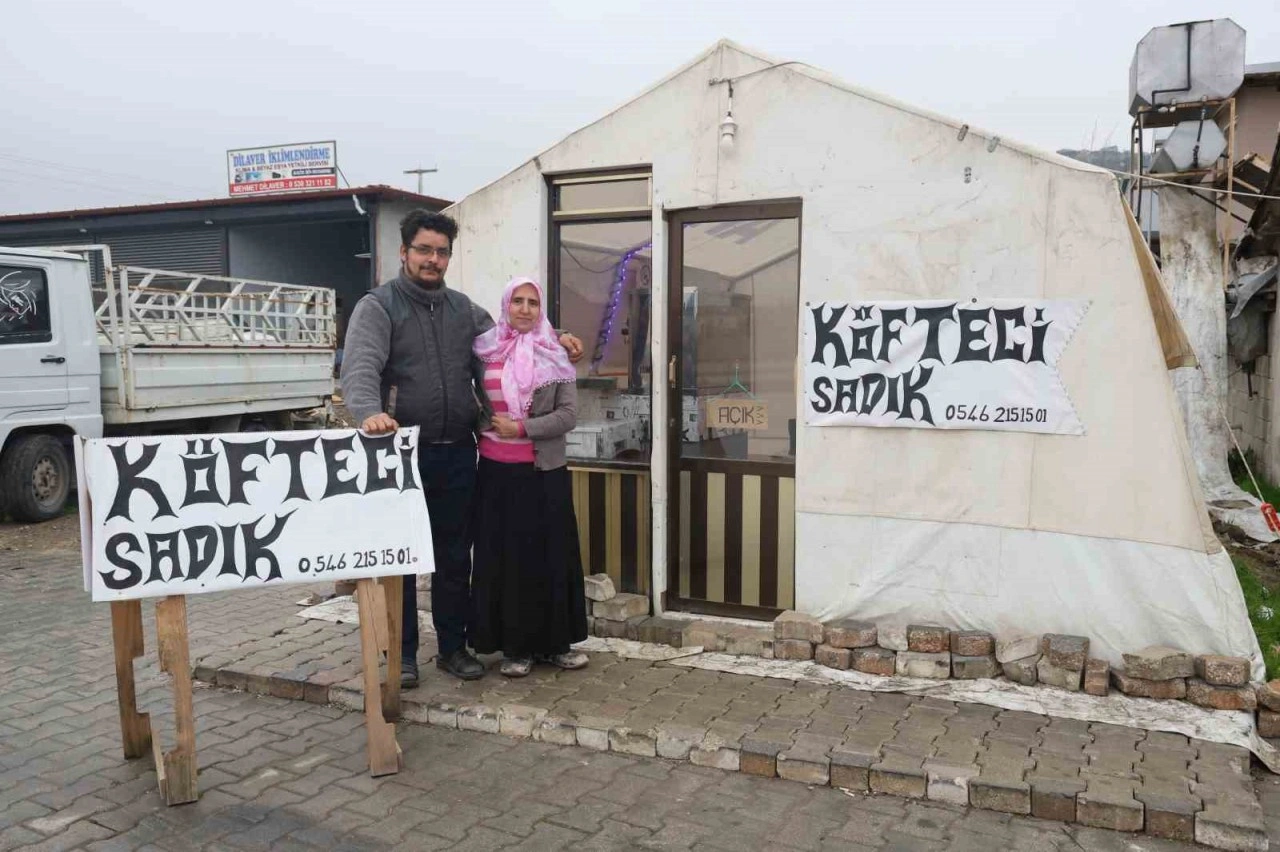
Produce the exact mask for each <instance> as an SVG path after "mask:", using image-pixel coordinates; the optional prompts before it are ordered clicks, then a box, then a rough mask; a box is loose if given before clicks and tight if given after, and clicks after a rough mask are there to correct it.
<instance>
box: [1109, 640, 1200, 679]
mask: <svg viewBox="0 0 1280 852" xmlns="http://www.w3.org/2000/svg"><path fill="white" fill-rule="evenodd" d="M1122 656H1123V657H1124V670H1125V673H1126V674H1127V675H1129V677H1136V678H1141V679H1142V680H1173V679H1175V678H1183V677H1195V674H1196V664H1195V658H1194V657H1192V656H1191V655H1190V654H1188V653H1186V652H1185V651H1179V650H1178V649H1177V648H1170V647H1168V646H1165V645H1149V646H1147V647H1146V648H1143V649H1142V650H1141V651H1135V652H1134V653H1132V654H1124V655H1122Z"/></svg>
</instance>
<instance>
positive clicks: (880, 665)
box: [849, 648, 898, 677]
mask: <svg viewBox="0 0 1280 852" xmlns="http://www.w3.org/2000/svg"><path fill="white" fill-rule="evenodd" d="M897 660H898V655H897V654H896V653H894V652H893V651H890V650H888V649H886V648H855V649H853V653H852V654H851V655H850V660H849V665H850V666H851V667H852V668H853V669H854V670H855V671H860V672H862V673H864V674H873V675H882V676H884V677H893V675H895V674H897V671H898V663H897Z"/></svg>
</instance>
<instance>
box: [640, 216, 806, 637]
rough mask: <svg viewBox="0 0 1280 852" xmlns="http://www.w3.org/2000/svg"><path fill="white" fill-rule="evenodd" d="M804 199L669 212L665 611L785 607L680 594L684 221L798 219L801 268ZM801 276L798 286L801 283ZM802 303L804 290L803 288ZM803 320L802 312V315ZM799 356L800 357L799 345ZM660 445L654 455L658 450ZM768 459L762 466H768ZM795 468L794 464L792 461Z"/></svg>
mask: <svg viewBox="0 0 1280 852" xmlns="http://www.w3.org/2000/svg"><path fill="white" fill-rule="evenodd" d="M801 209H802V203H801V201H800V199H798V198H795V199H778V200H776V201H763V202H751V203H747V204H725V205H721V206H716V207H698V208H691V209H686V210H672V211H668V212H667V215H666V225H667V228H666V230H667V291H668V292H667V340H668V341H669V350H670V351H669V358H668V362H667V412H666V414H667V446H666V448H665V450H666V463H667V571H666V575H667V577H666V581H667V582H666V585H667V587H666V588H665V589H663V590H662V593H661V595H662V598H661V599H662V608H663V610H664V611H665V610H668V609H672V610H677V611H680V612H689V613H699V614H704V615H718V616H727V617H732V618H755V619H759V620H761V621H772V620H773V619H774V618H776V617H777V616H778V614H779V613H780V612H782V610H781V609H779V608H777V607H763V606H750V605H746V604H725V603H717V602H714V601H703V600H693V599H688V598H681V597H680V499H681V498H680V444H681V441H680V435H681V432H682V430H681V422H682V420H683V416H684V410H683V406H684V387H683V382H682V377H683V374H684V352H683V351H682V346H681V343H682V341H683V339H684V333H683V329H684V226H685V225H693V224H700V223H705V222H741V221H746V220H752V219H795V220H796V225H797V243H798V245H797V254H796V263H797V270H798V269H800V268H801V267H800V263H801V262H802V261H801V253H802V250H803V235H804V218H803V216H802V212H801ZM798 283H799V282H798V281H797V285H798ZM796 296H797V304H798V299H799V293H798V292H797V294H796ZM796 321H797V323H798V322H799V317H798V316H797V319H796ZM795 357H796V358H797V359H798V358H799V357H800V355H799V350H798V349H797V352H796V355H795ZM658 449H659V448H657V447H654V455H656V454H657V452H658ZM768 464H769V463H768V462H761V463H760V465H762V466H767V465H768ZM792 471H793V473H794V464H793V465H792Z"/></svg>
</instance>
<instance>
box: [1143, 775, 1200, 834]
mask: <svg viewBox="0 0 1280 852" xmlns="http://www.w3.org/2000/svg"><path fill="white" fill-rule="evenodd" d="M1134 797H1135V798H1136V799H1138V801H1140V802H1142V805H1143V807H1144V808H1145V810H1146V818H1145V821H1146V833H1147V834H1149V835H1151V836H1152V837H1159V838H1162V839H1164V840H1177V841H1181V842H1183V843H1190V842H1192V841H1194V840H1195V835H1196V813H1197V812H1198V811H1199V810H1200V807H1201V802H1200V800H1199V799H1198V798H1195V797H1194V796H1191V795H1188V794H1185V793H1181V794H1170V793H1158V792H1152V791H1150V790H1145V789H1142V788H1139V789H1138V790H1137V791H1135V792H1134Z"/></svg>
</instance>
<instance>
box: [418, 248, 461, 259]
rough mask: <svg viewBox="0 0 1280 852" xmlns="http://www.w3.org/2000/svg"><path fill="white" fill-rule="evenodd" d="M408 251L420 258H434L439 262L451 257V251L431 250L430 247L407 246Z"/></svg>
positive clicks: (444, 249) (442, 249)
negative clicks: (438, 259)
mask: <svg viewBox="0 0 1280 852" xmlns="http://www.w3.org/2000/svg"><path fill="white" fill-rule="evenodd" d="M409 250H410V251H412V252H413V253H414V254H416V255H421V256H422V257H433V256H434V257H438V258H440V259H441V260H448V259H449V258H450V257H451V256H452V255H453V249H447V248H433V247H432V246H409Z"/></svg>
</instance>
